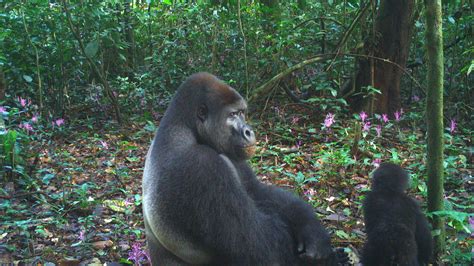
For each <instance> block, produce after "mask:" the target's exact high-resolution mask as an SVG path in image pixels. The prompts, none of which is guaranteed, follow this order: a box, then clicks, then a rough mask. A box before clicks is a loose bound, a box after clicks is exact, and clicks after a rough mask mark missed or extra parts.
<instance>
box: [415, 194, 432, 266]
mask: <svg viewBox="0 0 474 266" xmlns="http://www.w3.org/2000/svg"><path fill="white" fill-rule="evenodd" d="M413 204H416V206H417V207H418V203H417V202H415V201H414V200H413ZM415 239H416V245H417V248H418V262H419V263H420V265H425V264H428V262H429V261H430V259H431V256H432V253H433V237H432V236H431V231H430V228H429V225H428V221H427V220H426V217H425V216H424V215H423V213H422V212H421V210H420V209H419V207H418V210H417V212H416V231H415Z"/></svg>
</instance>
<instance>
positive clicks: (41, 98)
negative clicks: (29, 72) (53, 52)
mask: <svg viewBox="0 0 474 266" xmlns="http://www.w3.org/2000/svg"><path fill="white" fill-rule="evenodd" d="M20 10H21V11H20V12H21V18H22V20H23V27H24V28H25V32H26V36H27V37H28V42H29V43H30V44H31V46H33V50H35V58H36V76H38V77H37V78H38V94H39V107H40V109H41V111H43V88H42V87H43V86H42V81H41V73H40V67H39V54H38V48H36V45H35V44H34V43H33V41H32V40H31V36H30V32H29V31H28V27H27V26H26V20H25V13H24V12H23V9H20Z"/></svg>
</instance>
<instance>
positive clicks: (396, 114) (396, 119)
mask: <svg viewBox="0 0 474 266" xmlns="http://www.w3.org/2000/svg"><path fill="white" fill-rule="evenodd" d="M402 113H403V109H401V110H400V111H398V110H397V111H396V112H395V113H393V115H394V116H395V121H397V122H398V121H400V118H401V117H402Z"/></svg>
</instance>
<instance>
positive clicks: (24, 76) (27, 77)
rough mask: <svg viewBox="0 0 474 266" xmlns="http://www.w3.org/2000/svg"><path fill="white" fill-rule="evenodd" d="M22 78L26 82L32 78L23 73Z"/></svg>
mask: <svg viewBox="0 0 474 266" xmlns="http://www.w3.org/2000/svg"><path fill="white" fill-rule="evenodd" d="M23 79H24V80H25V81H26V82H28V83H30V82H32V81H33V78H32V77H30V76H28V75H23Z"/></svg>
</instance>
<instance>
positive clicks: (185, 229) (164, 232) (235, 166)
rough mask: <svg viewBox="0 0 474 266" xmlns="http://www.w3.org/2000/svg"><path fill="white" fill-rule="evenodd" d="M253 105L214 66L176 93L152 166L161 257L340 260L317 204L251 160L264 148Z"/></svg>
mask: <svg viewBox="0 0 474 266" xmlns="http://www.w3.org/2000/svg"><path fill="white" fill-rule="evenodd" d="M246 109H247V105H246V102H245V101H244V100H243V98H242V97H241V96H240V95H239V94H238V93H237V92H236V91H235V90H234V89H233V88H231V87H230V86H228V85H226V84H225V83H223V82H222V81H220V80H219V79H217V78H216V77H214V76H213V75H211V74H207V73H198V74H194V75H192V76H191V77H189V78H188V79H187V80H186V81H185V82H184V83H183V84H182V85H181V86H180V87H179V89H178V91H177V92H176V95H175V96H174V98H173V100H172V102H171V103H170V105H169V107H168V109H167V111H166V113H165V115H164V117H163V119H162V121H161V123H160V126H159V129H158V131H157V133H156V136H155V138H154V140H153V143H152V144H151V147H150V149H149V151H148V155H147V158H146V163H145V170H144V175H143V214H144V220H145V228H146V236H147V240H148V247H149V251H150V255H151V259H152V264H153V265H309V264H311V265H315V264H316V265H318V263H319V265H327V264H330V265H336V264H337V262H336V261H337V259H336V257H337V256H336V255H335V252H334V251H333V250H332V248H331V243H330V238H329V235H328V233H327V232H326V230H325V229H324V228H323V226H322V225H321V224H320V222H319V221H318V220H317V219H316V218H315V215H314V213H313V210H312V208H311V207H310V206H309V205H308V204H306V203H305V202H304V201H303V200H301V199H299V198H297V197H295V196H294V195H293V194H292V193H289V192H286V191H284V190H282V189H279V188H277V187H273V186H268V185H264V184H262V183H260V182H259V181H258V180H257V178H256V177H255V174H254V172H253V170H252V169H251V168H250V166H249V164H248V163H247V162H246V159H248V158H249V157H250V156H252V155H253V153H254V151H255V134H254V132H253V130H252V128H251V127H250V126H248V125H247V124H246V121H245V112H246ZM338 258H339V257H338Z"/></svg>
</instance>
